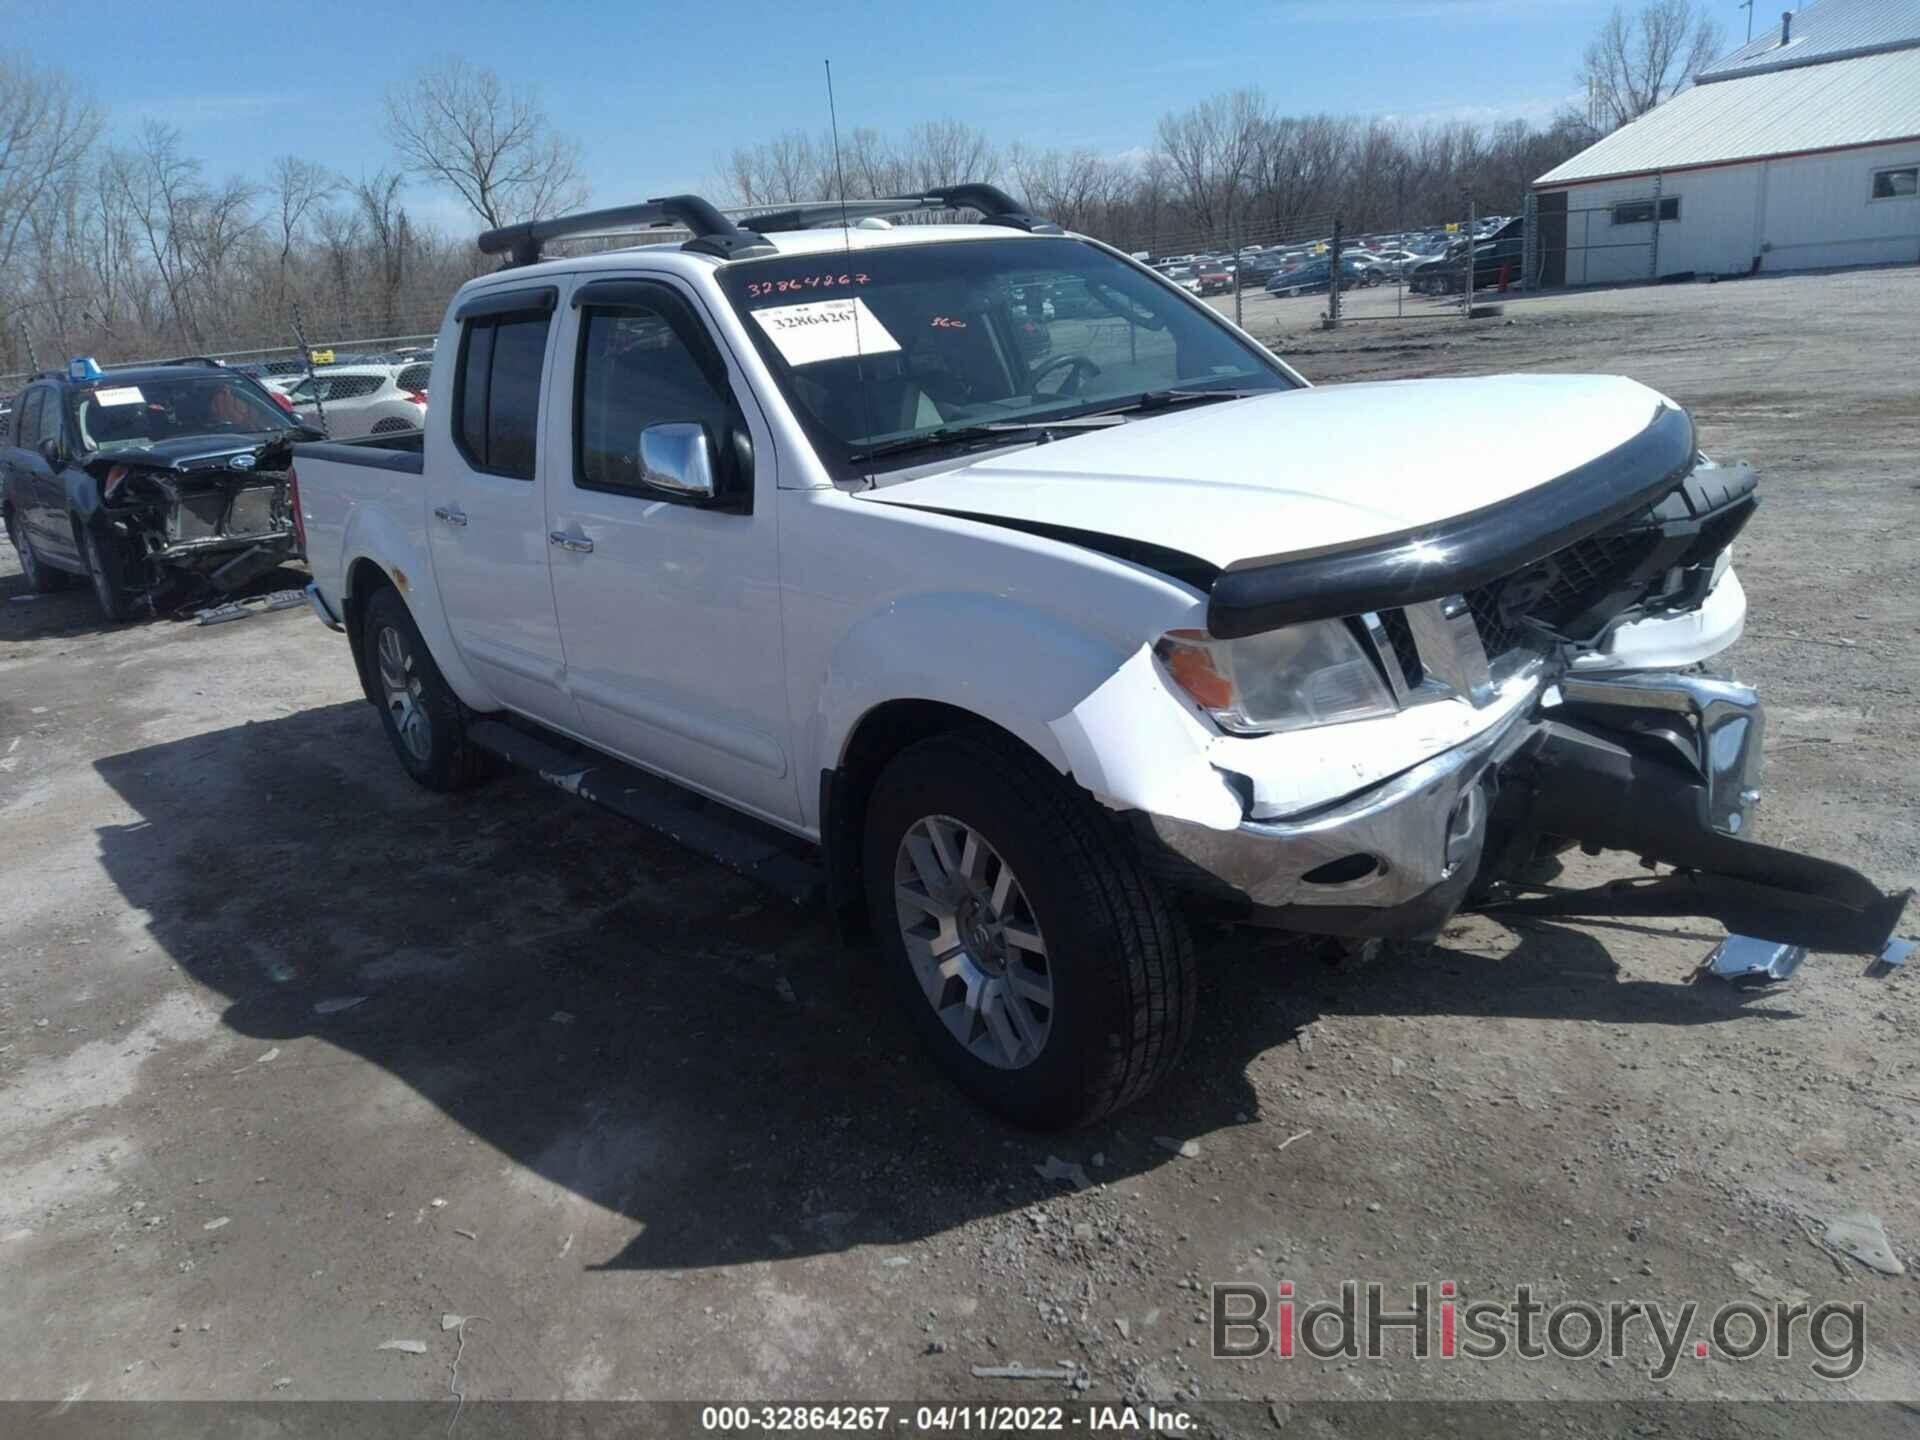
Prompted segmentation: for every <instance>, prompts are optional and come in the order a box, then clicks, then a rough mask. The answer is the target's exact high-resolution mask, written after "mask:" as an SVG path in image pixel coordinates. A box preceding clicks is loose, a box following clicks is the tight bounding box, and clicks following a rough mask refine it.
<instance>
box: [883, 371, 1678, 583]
mask: <svg viewBox="0 0 1920 1440" xmlns="http://www.w3.org/2000/svg"><path fill="white" fill-rule="evenodd" d="M1663 409H1677V407H1675V406H1674V405H1673V402H1672V401H1670V400H1668V399H1666V398H1665V397H1663V396H1661V395H1660V394H1658V393H1657V392H1655V391H1653V390H1649V389H1648V388H1647V387H1646V386H1644V385H1641V384H1639V383H1638V382H1636V381H1633V380H1628V379H1625V378H1623V377H1620V376H1614V375H1500V376H1492V377H1487V378H1480V379H1447V380H1395V381H1383V382H1374V383H1368V384H1357V385H1332V386H1327V387H1324V388H1312V389H1302V390H1289V391H1280V392H1277V393H1275V394H1272V395H1262V396H1257V397H1254V398H1251V399H1246V400H1237V401H1223V402H1221V403H1219V404H1214V405H1203V406H1199V407H1197V408H1195V409H1191V410H1184V411H1176V412H1175V413H1173V414H1170V415H1159V416H1152V417H1150V418H1147V419H1142V420H1136V421H1131V422H1129V423H1127V424H1124V425H1116V426H1114V427H1112V428H1111V429H1105V430H1095V431H1089V432H1085V433H1080V434H1075V435H1072V436H1071V437H1069V438H1063V439H1056V440H1054V441H1053V442H1051V443H1049V444H1045V445H1035V446H1028V447H1026V448H1024V449H1020V450H1015V451H1011V452H1008V453H1003V454H1000V455H996V456H993V457H990V458H988V459H984V460H980V461H977V462H975V463H973V464H971V465H967V466H964V467H962V468H959V469H955V470H948V471H943V472H941V473H939V474H936V475H929V476H925V477H922V478H920V479H915V480H907V481H903V482H901V483H899V484H894V485H883V486H882V488H879V489H875V490H867V491H862V492H860V494H859V496H858V498H860V499H862V500H869V501H872V502H874V503H876V504H881V505H906V506H912V507H915V508H918V509H925V510H937V511H941V512H943V513H947V514H953V515H961V516H967V517H971V518H977V519H981V520H988V521H996V522H1000V523H1005V524H1011V525H1014V526H1017V527H1021V528H1029V529H1035V530H1040V531H1042V532H1045V531H1072V532H1079V533H1080V534H1083V535H1098V536H1106V537H1112V538H1114V539H1118V540H1122V541H1126V542H1130V543H1132V544H1135V545H1138V546H1142V547H1151V548H1152V549H1155V550H1158V551H1163V552H1164V551H1173V552H1178V553H1179V554H1182V555H1186V556H1191V557H1194V558H1195V559H1198V560H1200V561H1203V562H1205V563H1206V564H1208V565H1211V566H1213V567H1215V568H1218V569H1225V568H1226V567H1228V566H1230V565H1232V564H1234V563H1235V562H1236V561H1246V560H1250V559H1252V558H1254V557H1264V558H1268V559H1272V560H1280V559H1284V558H1285V557H1287V556H1299V555H1303V554H1307V553H1311V552H1314V551H1320V550H1326V549H1329V548H1335V549H1337V548H1341V547H1346V546H1355V545H1361V544H1364V543H1365V542H1367V541H1371V540H1376V539H1379V538H1381V537H1386V536H1393V535H1398V534H1400V533H1402V532H1406V531H1416V530H1420V529H1422V528H1424V527H1428V526H1433V525H1436V524H1438V523H1439V522H1442V521H1446V520H1450V519H1454V518H1455V517H1458V516H1462V515H1466V514H1468V513H1469V512H1473V511H1478V510H1483V509H1485V508H1487V507H1489V506H1493V505H1497V504H1499V503H1500V502H1502V501H1506V500H1510V499H1512V498H1514V497H1516V496H1519V495H1522V494H1524V493H1526V492H1527V491H1530V490H1533V489H1535V488H1536V487H1538V486H1541V485H1544V484H1546V483H1547V482H1548V481H1552V480H1555V479H1559V478H1561V477H1563V476H1567V475H1568V474H1569V472H1571V471H1574V470H1577V469H1579V468H1580V467H1581V466H1583V465H1587V464H1589V463H1590V462H1592V461H1595V460H1596V459H1598V458H1600V457H1601V456H1604V455H1607V454H1608V453H1609V452H1612V451H1616V450H1619V449H1620V447H1622V446H1624V445H1626V444H1627V443H1628V442H1629V441H1632V440H1634V439H1635V437H1636V436H1639V435H1641V434H1642V432H1645V431H1646V430H1647V429H1648V427H1649V425H1650V423H1651V422H1652V421H1654V420H1655V418H1656V417H1657V416H1658V414H1659V412H1661V411H1662V410H1663ZM1669 468H1670V466H1669ZM1649 478H1650V479H1652V480H1657V479H1658V478H1659V477H1658V476H1653V477H1649Z"/></svg>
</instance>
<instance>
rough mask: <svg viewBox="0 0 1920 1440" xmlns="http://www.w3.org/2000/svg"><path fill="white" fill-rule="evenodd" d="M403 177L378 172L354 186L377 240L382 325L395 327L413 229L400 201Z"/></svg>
mask: <svg viewBox="0 0 1920 1440" xmlns="http://www.w3.org/2000/svg"><path fill="white" fill-rule="evenodd" d="M401 180H402V177H401V176H399V175H396V174H393V173H391V172H389V171H386V170H382V171H380V172H378V173H377V174H376V175H374V177H373V178H372V179H371V180H362V181H361V182H360V183H359V184H357V185H355V186H354V187H353V200H354V204H355V205H356V206H358V207H359V210H360V215H361V218H362V219H364V220H365V221H366V224H367V232H368V234H369V235H370V236H371V237H372V240H373V255H372V256H371V257H370V258H371V259H372V261H373V266H374V279H375V282H376V283H377V285H378V286H379V292H380V308H379V314H378V317H377V318H378V320H379V322H380V328H381V329H383V330H391V329H392V328H393V323H394V318H395V312H396V310H397V307H398V302H399V299H400V291H401V287H402V286H403V285H405V283H406V278H407V250H408V248H409V235H408V232H409V230H410V229H411V226H410V225H409V223H408V221H407V212H406V211H405V210H404V209H403V208H402V207H401V205H400V186H401Z"/></svg>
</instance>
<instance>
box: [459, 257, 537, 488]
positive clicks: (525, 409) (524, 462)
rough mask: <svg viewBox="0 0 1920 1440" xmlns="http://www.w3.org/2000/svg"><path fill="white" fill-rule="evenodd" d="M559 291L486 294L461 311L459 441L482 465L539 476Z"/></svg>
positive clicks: (511, 474) (516, 475) (470, 459)
mask: <svg viewBox="0 0 1920 1440" xmlns="http://www.w3.org/2000/svg"><path fill="white" fill-rule="evenodd" d="M556 294H557V292H556V291H555V289H554V288H553V287H552V286H543V287H541V288H539V289H536V290H522V291H509V292H483V293H482V294H480V295H478V296H476V297H474V298H473V299H472V300H470V301H468V302H467V303H466V304H465V305H463V306H462V307H461V309H460V315H459V318H460V321H461V331H460V353H459V358H458V360H457V361H456V363H455V367H454V394H453V411H454V422H453V438H454V444H455V445H456V446H457V447H458V449H459V451H460V453H461V455H462V456H463V457H464V458H465V459H466V461H467V463H468V464H469V465H471V466H472V467H473V468H474V469H476V470H481V471H484V472H486V473H487V474H489V475H502V476H506V477H507V478H509V479H514V480H531V479H533V477H534V468H535V459H536V456H537V455H538V453H539V449H538V443H539V429H540V423H539V422H540V377H541V373H542V371H543V370H544V369H545V366H546V356H547V334H548V331H549V330H550V329H551V328H552V320H553V307H554V301H555V298H556Z"/></svg>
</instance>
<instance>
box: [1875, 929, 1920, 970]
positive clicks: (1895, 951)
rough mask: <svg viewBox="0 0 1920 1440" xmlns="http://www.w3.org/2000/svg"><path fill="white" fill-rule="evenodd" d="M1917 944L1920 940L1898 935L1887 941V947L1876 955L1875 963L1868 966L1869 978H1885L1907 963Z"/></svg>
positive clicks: (1919, 943)
mask: <svg viewBox="0 0 1920 1440" xmlns="http://www.w3.org/2000/svg"><path fill="white" fill-rule="evenodd" d="M1915 945H1920V940H1906V939H1902V938H1901V937H1900V936H1897V935H1896V936H1895V937H1894V938H1893V939H1891V940H1889V941H1887V948H1886V949H1884V950H1882V951H1881V952H1880V953H1879V954H1878V955H1876V956H1874V957H1873V963H1872V964H1871V965H1869V966H1867V978H1868V979H1870V980H1884V979H1885V978H1886V977H1887V976H1889V975H1891V974H1892V973H1893V972H1894V971H1896V970H1898V969H1900V968H1901V967H1902V966H1903V965H1905V964H1906V963H1907V961H1908V959H1910V958H1911V957H1912V955H1913V947H1914V946H1915Z"/></svg>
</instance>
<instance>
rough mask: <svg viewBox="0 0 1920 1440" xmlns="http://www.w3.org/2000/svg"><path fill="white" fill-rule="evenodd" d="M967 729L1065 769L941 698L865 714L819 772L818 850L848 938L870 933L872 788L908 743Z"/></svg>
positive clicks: (887, 704) (885, 705)
mask: <svg viewBox="0 0 1920 1440" xmlns="http://www.w3.org/2000/svg"><path fill="white" fill-rule="evenodd" d="M964 730H984V731H987V732H990V733H992V734H994V735H996V736H998V737H999V738H1000V739H1001V740H1003V741H1005V742H1006V743H1007V744H1009V745H1017V746H1019V747H1020V748H1021V749H1022V750H1025V751H1027V752H1029V753H1031V754H1033V755H1034V756H1036V757H1037V758H1038V759H1040V760H1042V761H1044V762H1045V763H1046V764H1047V765H1048V766H1049V767H1050V768H1052V769H1054V770H1059V769H1060V768H1061V766H1060V764H1059V762H1058V761H1057V760H1055V759H1053V758H1052V757H1051V756H1048V755H1044V754H1042V753H1041V752H1040V751H1038V750H1036V749H1035V748H1034V746H1032V745H1031V744H1029V743H1028V742H1027V741H1026V740H1024V739H1022V738H1021V737H1020V736H1019V735H1016V734H1015V733H1014V732H1013V731H1011V730H1009V729H1007V728H1006V726H1004V725H999V724H996V723H995V722H994V721H992V720H990V719H988V718H987V717H986V716H984V715H981V714H979V713H977V712H975V711H972V710H968V709H965V708H964V707H962V706H959V705H952V704H948V703H947V702H946V701H944V700H918V699H897V700H887V701H883V702H882V703H880V704H878V705H875V706H873V707H872V708H871V709H869V710H868V711H867V712H866V713H865V714H863V715H861V716H860V718H859V719H858V720H857V721H855V723H854V725H853V728H852V729H851V730H850V731H849V732H848V733H847V738H846V743H845V744H844V745H843V746H842V747H841V751H840V756H839V764H838V765H836V766H834V767H832V768H830V769H825V770H822V771H821V772H820V851H821V856H822V859H823V860H824V862H825V865H826V870H827V903H828V905H829V906H830V907H831V909H832V911H833V916H834V921H835V923H836V924H837V925H838V927H839V929H840V932H841V933H842V934H843V935H848V936H864V935H867V934H868V933H870V927H869V925H868V923H867V913H866V905H865V900H864V889H863V877H862V875H861V866H860V852H861V848H862V839H861V837H862V832H863V830H864V828H865V825H866V815H867V805H868V803H869V802H870V801H871V800H872V798H873V790H874V786H875V784H876V783H877V782H878V781H879V779H880V776H881V774H882V773H883V772H884V771H885V770H886V768H887V766H888V765H889V764H891V763H892V762H893V760H894V758H895V757H896V756H898V755H900V754H901V753H902V752H903V751H905V750H907V749H909V748H910V747H911V746H914V745H917V744H919V743H920V742H921V741H922V740H929V739H932V738H933V737H934V736H936V735H945V734H950V733H953V732H955V731H964Z"/></svg>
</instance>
